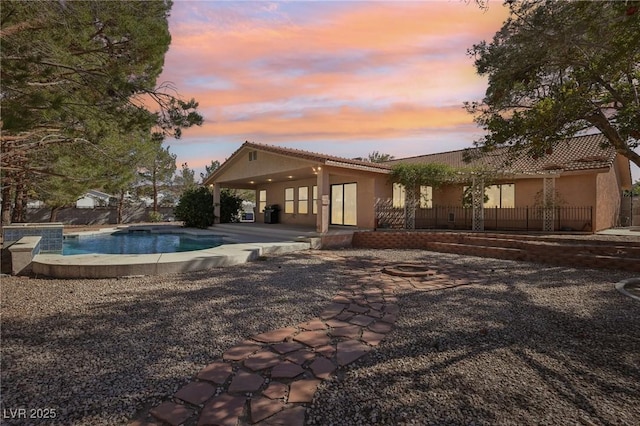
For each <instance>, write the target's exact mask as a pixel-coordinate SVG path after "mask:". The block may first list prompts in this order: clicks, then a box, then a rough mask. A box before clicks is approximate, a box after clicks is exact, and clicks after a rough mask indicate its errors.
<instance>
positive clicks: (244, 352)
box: [222, 344, 262, 361]
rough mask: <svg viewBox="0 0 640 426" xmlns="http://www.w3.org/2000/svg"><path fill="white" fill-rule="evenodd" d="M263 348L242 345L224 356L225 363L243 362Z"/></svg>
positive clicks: (228, 350) (227, 351)
mask: <svg viewBox="0 0 640 426" xmlns="http://www.w3.org/2000/svg"><path fill="white" fill-rule="evenodd" d="M261 347H262V346H258V345H251V344H240V345H236V346H232V347H231V348H229V349H227V350H226V351H225V353H224V354H223V355H222V359H224V360H225V361H241V360H243V359H245V358H247V357H248V356H249V355H251V354H252V353H254V352H255V351H257V350H258V349H260V348H261Z"/></svg>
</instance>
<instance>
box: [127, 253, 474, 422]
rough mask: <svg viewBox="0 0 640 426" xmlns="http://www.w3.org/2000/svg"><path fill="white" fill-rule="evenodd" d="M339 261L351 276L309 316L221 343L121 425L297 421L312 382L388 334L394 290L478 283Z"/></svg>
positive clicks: (456, 274)
mask: <svg viewBox="0 0 640 426" xmlns="http://www.w3.org/2000/svg"><path fill="white" fill-rule="evenodd" d="M323 257H325V258H326V259H327V260H328V261H343V260H344V259H343V258H340V257H338V256H329V255H325V256H323ZM345 266H346V267H345V268H344V269H345V273H346V274H347V275H348V276H349V277H352V278H353V279H352V280H351V282H350V283H349V284H347V285H345V286H344V287H343V289H342V290H341V291H340V292H339V293H338V294H337V295H336V296H335V297H334V298H333V300H332V302H331V303H330V304H329V305H328V306H327V307H326V308H325V310H324V311H323V312H322V313H320V315H319V316H318V317H317V318H312V319H310V320H309V321H306V322H304V323H301V324H297V325H294V326H291V327H285V328H280V329H277V330H272V331H268V332H265V333H262V334H258V335H256V336H252V337H251V338H248V339H246V340H244V341H242V342H240V343H238V344H237V345H235V346H233V347H231V348H229V349H227V351H225V352H224V354H223V356H222V359H221V360H217V361H215V362H212V363H211V364H209V365H207V366H206V367H204V368H203V369H202V370H201V371H200V372H199V373H198V374H197V375H196V377H195V378H194V379H193V381H191V382H190V383H188V384H186V385H185V386H183V387H182V388H180V389H179V390H178V391H177V392H176V393H175V394H174V395H173V398H171V399H170V400H168V401H165V402H163V403H161V404H160V405H158V406H156V407H153V408H151V409H150V410H148V412H146V413H145V414H144V415H143V416H142V417H140V418H139V419H138V420H135V421H133V422H131V423H130V424H129V425H130V426H151V425H173V426H177V425H187V426H191V425H197V426H204V425H220V426H227V425H228V426H236V425H247V424H251V425H286V426H298V425H299V426H302V425H304V423H305V412H306V409H307V406H308V405H309V404H310V403H311V402H312V400H313V396H314V394H315V392H316V389H317V387H318V385H320V383H322V381H323V380H327V379H328V378H329V377H331V376H332V375H333V374H334V373H335V372H336V371H337V370H338V369H341V368H345V367H347V366H348V365H349V364H351V363H353V362H354V361H356V360H358V359H360V358H361V357H363V356H365V355H366V354H367V353H368V352H370V351H372V350H374V349H375V347H376V346H378V345H379V344H380V343H381V342H382V340H383V339H384V338H385V337H386V336H387V334H389V333H390V332H391V330H392V329H393V325H394V323H395V322H396V319H397V318H398V315H399V312H400V306H399V304H398V297H399V296H400V295H401V294H402V293H404V292H408V291H413V292H415V291H430V290H439V289H444V288H450V287H457V286H460V285H465V284H470V283H472V282H479V281H482V278H481V277H478V276H477V275H474V274H469V273H466V274H465V273H461V272H460V271H458V270H442V269H439V268H437V267H430V268H429V273H428V274H410V275H411V276H398V275H391V274H388V273H385V272H383V271H382V269H383V268H382V267H383V265H382V264H379V263H376V262H370V261H360V262H354V261H347V265H345ZM403 266H404V267H406V266H407V265H403ZM420 267H424V265H420Z"/></svg>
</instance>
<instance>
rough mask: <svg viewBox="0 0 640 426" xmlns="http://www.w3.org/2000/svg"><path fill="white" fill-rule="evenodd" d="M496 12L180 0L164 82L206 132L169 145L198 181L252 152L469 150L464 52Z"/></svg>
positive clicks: (439, 1)
mask: <svg viewBox="0 0 640 426" xmlns="http://www.w3.org/2000/svg"><path fill="white" fill-rule="evenodd" d="M488 4H489V7H488V9H487V10H481V9H480V8H479V7H478V6H477V4H476V3H475V1H473V0H468V1H467V0H431V1H404V2H401V1H318V2H310V1H283V2H250V1H202V0H200V1H195V0H174V3H173V8H172V10H171V16H170V18H169V30H170V32H171V37H172V41H171V46H170V48H169V51H168V52H167V55H166V57H165V64H164V69H163V73H162V74H161V76H160V77H159V79H158V81H159V82H160V83H162V82H165V83H170V84H171V85H173V86H174V87H175V88H176V90H177V93H178V95H179V96H180V97H182V98H185V99H190V98H195V99H196V101H198V102H199V112H200V113H201V114H202V116H203V117H204V124H203V125H202V126H201V127H194V128H190V129H187V130H185V131H184V132H183V136H182V138H181V139H180V140H174V139H172V140H168V141H166V144H167V145H169V146H170V151H171V152H172V153H174V154H176V155H177V162H178V164H179V165H180V164H182V163H185V162H186V163H187V164H188V165H189V167H190V168H192V169H195V170H196V172H197V173H196V176H198V175H199V172H201V171H204V166H205V165H208V164H210V163H211V161H212V160H218V161H220V162H224V160H225V159H226V158H228V157H229V156H230V155H231V154H232V153H233V152H234V151H235V150H236V149H238V148H239V147H240V145H241V144H242V143H243V142H244V141H251V142H258V143H263V144H273V145H278V146H283V147H288V148H297V149H304V150H308V151H315V152H322V153H326V154H329V155H335V156H341V157H346V158H355V157H367V155H368V154H369V153H371V152H373V151H378V152H380V153H385V154H390V155H393V156H394V157H395V158H402V157H408V156H414V155H422V154H429V153H435V152H442V151H450V150H456V149H462V148H467V147H470V146H472V144H473V141H474V140H476V139H478V138H479V137H480V136H481V135H482V134H483V131H482V129H480V128H478V127H477V126H476V125H475V124H474V123H473V117H472V116H471V115H470V114H468V113H467V112H466V111H465V110H464V108H463V103H464V102H465V101H475V100H481V99H482V97H483V95H484V92H485V90H486V87H487V81H486V78H484V77H480V76H478V75H477V74H476V72H475V68H474V66H473V58H472V57H470V56H469V55H468V54H467V50H468V49H469V48H471V47H472V46H473V45H474V44H477V43H479V42H481V41H482V40H487V41H490V40H491V39H492V38H493V35H494V34H495V32H496V31H497V30H499V29H500V27H501V26H502V23H503V21H504V20H505V19H506V17H507V15H508V14H507V9H506V8H505V7H503V6H502V1H499V0H489V3H488ZM636 172H637V171H636ZM634 174H637V173H634Z"/></svg>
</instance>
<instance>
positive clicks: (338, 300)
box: [331, 294, 351, 304]
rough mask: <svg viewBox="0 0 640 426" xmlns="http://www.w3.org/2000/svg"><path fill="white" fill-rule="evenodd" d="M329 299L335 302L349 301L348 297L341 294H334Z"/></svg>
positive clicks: (347, 302)
mask: <svg viewBox="0 0 640 426" xmlns="http://www.w3.org/2000/svg"><path fill="white" fill-rule="evenodd" d="M331 301H332V302H337V303H345V304H349V303H351V299H349V298H348V297H346V296H345V295H342V294H339V295H337V296H335V297H334V298H333V299H331Z"/></svg>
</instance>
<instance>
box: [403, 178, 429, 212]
mask: <svg viewBox="0 0 640 426" xmlns="http://www.w3.org/2000/svg"><path fill="white" fill-rule="evenodd" d="M406 196H407V194H406V190H405V188H404V185H402V184H401V183H394V184H393V208H396V209H400V208H403V207H404V205H405V201H406ZM418 206H419V207H420V208H421V209H430V208H432V207H433V187H431V186H426V185H421V186H420V195H419V200H418Z"/></svg>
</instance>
